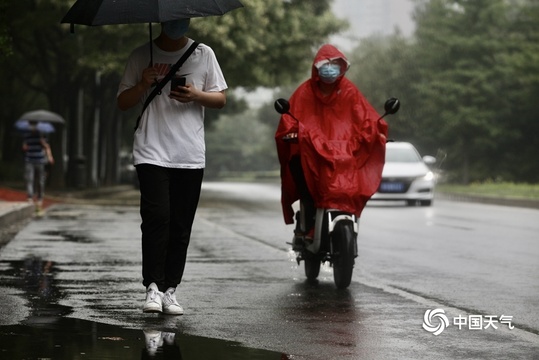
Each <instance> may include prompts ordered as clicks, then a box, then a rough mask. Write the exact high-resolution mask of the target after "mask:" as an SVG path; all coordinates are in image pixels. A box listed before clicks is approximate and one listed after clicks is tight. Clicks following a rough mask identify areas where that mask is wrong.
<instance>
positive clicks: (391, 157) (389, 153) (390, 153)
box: [386, 148, 421, 163]
mask: <svg viewBox="0 0 539 360" xmlns="http://www.w3.org/2000/svg"><path fill="white" fill-rule="evenodd" d="M386 162H404V163H415V162H421V158H420V157H419V154H418V153H417V152H416V151H415V150H414V149H410V148H408V149H406V148H401V149H395V148H387V149H386Z"/></svg>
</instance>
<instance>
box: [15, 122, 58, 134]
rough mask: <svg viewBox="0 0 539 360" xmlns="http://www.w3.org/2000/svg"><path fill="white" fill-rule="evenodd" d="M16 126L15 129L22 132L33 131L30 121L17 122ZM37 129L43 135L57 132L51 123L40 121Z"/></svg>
mask: <svg viewBox="0 0 539 360" xmlns="http://www.w3.org/2000/svg"><path fill="white" fill-rule="evenodd" d="M14 126H15V129H17V130H18V131H21V132H24V131H30V130H32V126H31V125H30V122H29V121H28V120H23V119H20V120H17V121H16V122H15V125H14ZM36 127H37V130H38V131H39V132H41V133H43V134H50V133H53V132H55V131H56V129H55V128H54V126H53V125H52V124H51V123H50V122H46V121H39V122H38V123H37V125H36Z"/></svg>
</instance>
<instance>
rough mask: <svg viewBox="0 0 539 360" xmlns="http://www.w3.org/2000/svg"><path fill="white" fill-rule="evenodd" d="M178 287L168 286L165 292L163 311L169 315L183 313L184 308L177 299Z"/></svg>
mask: <svg viewBox="0 0 539 360" xmlns="http://www.w3.org/2000/svg"><path fill="white" fill-rule="evenodd" d="M175 292H176V289H174V288H171V287H170V288H168V289H167V291H165V292H164V294H163V313H165V314H169V315H183V308H182V307H181V305H180V304H178V301H177V300H176V294H175Z"/></svg>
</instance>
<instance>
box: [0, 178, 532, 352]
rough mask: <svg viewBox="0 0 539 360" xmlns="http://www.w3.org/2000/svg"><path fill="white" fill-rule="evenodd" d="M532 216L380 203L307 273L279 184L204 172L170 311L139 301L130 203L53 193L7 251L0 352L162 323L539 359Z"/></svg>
mask: <svg viewBox="0 0 539 360" xmlns="http://www.w3.org/2000/svg"><path fill="white" fill-rule="evenodd" d="M135 196H136V192H135ZM538 219H539V211H538V210H532V209H522V208H512V207H501V206H494V205H480V204H470V203H458V202H449V201H436V202H435V204H434V206H432V207H414V208H410V207H405V206H402V205H401V204H399V203H395V204H371V205H369V206H368V207H367V208H366V210H365V211H364V213H363V216H362V220H361V224H360V234H359V241H358V245H359V249H360V257H359V259H358V261H357V265H356V268H355V270H354V277H353V282H352V285H351V286H350V288H349V289H347V290H344V291H338V290H336V289H335V287H334V285H333V278H332V276H333V275H332V273H331V269H329V268H324V269H322V272H321V276H320V278H319V282H318V284H308V283H306V282H305V280H304V272H303V263H302V264H301V266H299V267H298V266H297V264H296V262H295V260H294V255H293V254H292V253H291V252H290V251H289V246H288V245H287V244H286V241H289V240H290V239H291V234H292V227H291V226H285V225H284V223H283V222H282V217H281V214H280V206H279V187H278V185H276V184H234V183H206V184H205V185H204V190H203V198H202V200H201V204H200V208H199V212H198V215H197V219H196V222H195V228H194V234H193V238H192V244H191V247H190V252H189V260H188V265H187V268H186V274H185V278H184V282H183V283H182V284H181V285H180V287H179V288H178V294H179V296H178V298H179V301H180V303H182V305H183V306H184V308H185V312H186V313H185V315H184V316H181V317H171V316H162V315H148V314H142V311H141V307H142V301H143V299H144V289H143V287H142V285H141V283H140V282H141V278H140V256H141V255H140V240H139V239H140V232H139V223H140V218H139V215H138V209H137V208H136V207H126V206H92V205H56V206H54V207H52V208H51V209H50V210H49V211H48V213H47V215H46V216H45V217H44V218H41V219H35V220H34V221H32V222H31V223H29V224H28V225H27V226H26V227H25V228H24V229H23V230H22V231H21V232H20V233H19V234H18V235H17V236H16V237H15V239H13V240H12V241H11V242H10V243H9V244H8V245H7V246H5V247H4V248H3V249H2V250H1V251H0V276H1V277H0V301H2V304H4V306H2V307H1V308H0V325H1V326H0V335H1V337H0V339H1V340H0V358H1V359H4V358H6V359H11V357H5V356H7V355H9V356H12V355H13V354H17V355H18V357H13V358H38V357H41V358H52V359H60V358H62V359H63V358H65V359H71V358H81V359H83V358H86V359H104V358H108V359H131V358H135V359H139V358H146V357H147V356H148V354H147V352H146V351H145V345H146V342H145V340H149V341H151V340H152V339H153V340H154V342H155V341H157V342H158V343H160V344H163V346H162V347H161V348H160V349H159V352H158V353H157V355H158V356H160V357H161V358H165V359H179V358H180V357H179V356H180V355H179V353H181V357H182V358H183V359H280V358H281V357H283V358H284V356H286V357H287V358H289V359H487V358H507V359H517V358H518V359H538V358H539V355H538V354H539V325H538V324H539V312H538V311H537V309H538V308H539V262H538V261H537V259H539V237H538V236H537V235H538V234H539V223H538V221H537V220H538ZM429 309H442V310H444V312H445V315H446V317H447V318H448V320H449V325H448V327H447V328H445V330H443V332H442V333H441V334H440V335H438V336H435V335H433V334H432V333H430V332H428V331H426V330H424V329H423V328H422V324H423V318H424V314H425V311H426V310H429ZM502 315H503V316H504V317H503V318H502ZM509 316H512V318H508V317H509ZM456 319H466V320H471V319H473V320H474V321H475V322H474V324H475V325H477V322H478V321H479V322H481V323H482V326H480V327H477V326H475V327H476V329H470V328H469V326H468V325H466V326H461V329H459V327H458V326H457V325H455V324H454V321H455V320H456ZM488 319H490V320H492V323H491V326H490V327H488V328H487V329H484V327H485V326H486V325H487V324H486V323H487V320H488ZM502 319H504V320H503V321H502ZM507 319H510V320H511V321H510V323H506V322H505V320H507ZM508 322H509V321H508ZM431 323H432V325H438V324H440V318H438V317H434V318H432V321H431ZM492 325H493V326H496V327H497V329H495V328H494V327H493V326H492ZM509 326H514V329H512V330H510V329H509ZM144 331H145V332H144ZM170 336H175V341H170ZM156 339H157V340H156ZM17 351H18V352H17Z"/></svg>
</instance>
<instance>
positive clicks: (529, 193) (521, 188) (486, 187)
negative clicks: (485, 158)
mask: <svg viewBox="0 0 539 360" xmlns="http://www.w3.org/2000/svg"><path fill="white" fill-rule="evenodd" d="M437 190H438V191H440V192H448V193H457V194H466V195H481V196H493V197H505V198H517V199H539V184H516V183H510V182H484V183H473V184H470V185H455V184H439V185H438V187H437Z"/></svg>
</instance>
